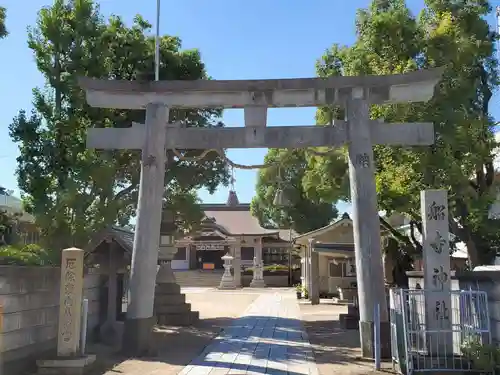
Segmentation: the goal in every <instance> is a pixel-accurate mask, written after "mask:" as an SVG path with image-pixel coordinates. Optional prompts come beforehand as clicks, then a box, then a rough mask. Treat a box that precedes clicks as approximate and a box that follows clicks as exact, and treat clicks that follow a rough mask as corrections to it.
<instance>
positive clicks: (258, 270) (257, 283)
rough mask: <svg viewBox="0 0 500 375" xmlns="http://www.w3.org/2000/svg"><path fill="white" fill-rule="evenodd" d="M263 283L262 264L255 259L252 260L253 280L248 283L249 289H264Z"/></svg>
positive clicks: (264, 284)
mask: <svg viewBox="0 0 500 375" xmlns="http://www.w3.org/2000/svg"><path fill="white" fill-rule="evenodd" d="M265 286H266V283H265V282H264V264H263V262H262V260H260V259H258V258H257V257H254V258H253V278H252V281H251V282H250V288H265Z"/></svg>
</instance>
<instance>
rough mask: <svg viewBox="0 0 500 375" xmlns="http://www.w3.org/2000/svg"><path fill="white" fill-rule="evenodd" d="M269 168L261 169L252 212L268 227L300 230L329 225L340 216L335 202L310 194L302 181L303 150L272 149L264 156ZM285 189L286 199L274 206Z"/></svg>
mask: <svg viewBox="0 0 500 375" xmlns="http://www.w3.org/2000/svg"><path fill="white" fill-rule="evenodd" d="M264 162H265V163H266V164H268V165H271V166H270V167H269V168H264V169H262V170H261V171H260V172H259V174H258V178H257V186H256V196H255V198H254V199H253V200H252V204H251V209H252V214H253V215H254V216H256V217H257V218H258V219H259V221H260V223H261V225H263V226H265V227H274V228H276V227H280V228H288V227H292V228H293V229H294V230H295V231H297V232H299V233H305V232H309V231H311V230H314V229H317V228H320V227H322V226H325V225H327V224H328V223H329V222H330V221H331V220H332V219H334V218H336V217H337V215H338V212H337V209H336V208H335V206H334V205H332V204H331V203H328V202H321V201H320V200H319V199H317V198H316V197H315V196H313V195H312V194H309V195H307V193H306V190H305V187H304V184H303V180H304V173H305V170H306V168H307V158H306V154H305V152H304V150H278V149H271V150H269V152H268V153H267V155H266V157H265V161H264ZM278 190H282V191H283V193H284V196H285V199H286V200H287V202H286V205H284V206H275V205H274V203H273V202H274V198H275V196H276V193H277V192H278Z"/></svg>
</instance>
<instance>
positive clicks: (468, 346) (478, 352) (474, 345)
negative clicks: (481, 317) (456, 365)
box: [461, 337, 500, 373]
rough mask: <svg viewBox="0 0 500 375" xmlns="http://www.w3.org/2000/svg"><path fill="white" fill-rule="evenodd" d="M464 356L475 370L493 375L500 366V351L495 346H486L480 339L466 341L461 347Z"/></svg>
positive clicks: (472, 338) (474, 338)
mask: <svg viewBox="0 0 500 375" xmlns="http://www.w3.org/2000/svg"><path fill="white" fill-rule="evenodd" d="M461 351H462V354H463V355H464V356H465V357H466V358H467V359H468V360H469V361H470V362H471V364H472V367H473V368H474V369H475V370H478V371H481V372H482V373H484V372H486V373H493V372H495V371H496V370H498V368H499V366H500V350H499V348H497V347H496V346H495V345H493V344H489V345H484V344H482V343H481V342H480V340H479V338H478V337H471V338H470V339H469V340H465V341H464V343H463V344H462V346H461Z"/></svg>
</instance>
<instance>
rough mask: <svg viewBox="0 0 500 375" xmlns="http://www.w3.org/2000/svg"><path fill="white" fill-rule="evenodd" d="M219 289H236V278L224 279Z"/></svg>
mask: <svg viewBox="0 0 500 375" xmlns="http://www.w3.org/2000/svg"><path fill="white" fill-rule="evenodd" d="M218 289H223V290H224V289H229V290H231V289H236V285H235V284H234V280H222V281H221V282H220V284H219V288H218Z"/></svg>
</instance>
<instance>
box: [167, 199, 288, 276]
mask: <svg viewBox="0 0 500 375" xmlns="http://www.w3.org/2000/svg"><path fill="white" fill-rule="evenodd" d="M201 209H202V210H203V212H204V219H203V221H202V223H201V229H200V230H198V231H196V232H194V233H189V234H188V235H186V236H184V237H183V238H180V239H178V240H177V241H175V247H176V248H177V252H176V253H175V255H174V258H173V259H172V262H171V266H172V269H173V270H174V271H181V270H204V271H209V270H222V269H223V266H222V264H223V261H222V260H221V257H222V256H224V255H225V254H231V255H233V247H234V246H235V245H236V244H237V246H238V247H239V248H240V249H241V266H242V268H243V269H244V268H246V267H252V266H253V260H254V257H255V258H257V259H261V260H262V262H263V265H264V266H266V265H283V266H288V264H289V258H288V257H289V253H290V250H291V246H290V244H291V240H292V238H293V237H294V236H295V235H296V234H295V232H293V231H290V230H288V229H286V230H280V229H266V228H263V227H261V226H260V224H259V221H258V219H257V218H256V217H254V216H252V214H251V212H250V204H249V203H239V200H238V197H237V195H236V192H235V191H234V190H231V191H230V192H229V196H228V199H227V202H226V203H219V204H202V205H201ZM233 256H234V255H233ZM176 274H177V273H176Z"/></svg>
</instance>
